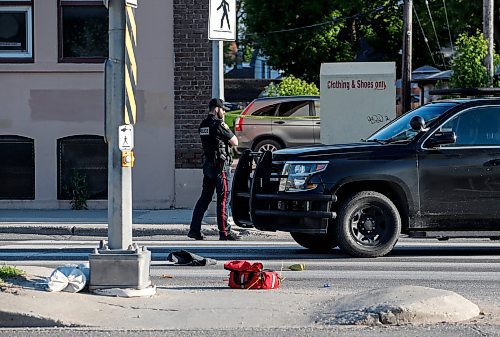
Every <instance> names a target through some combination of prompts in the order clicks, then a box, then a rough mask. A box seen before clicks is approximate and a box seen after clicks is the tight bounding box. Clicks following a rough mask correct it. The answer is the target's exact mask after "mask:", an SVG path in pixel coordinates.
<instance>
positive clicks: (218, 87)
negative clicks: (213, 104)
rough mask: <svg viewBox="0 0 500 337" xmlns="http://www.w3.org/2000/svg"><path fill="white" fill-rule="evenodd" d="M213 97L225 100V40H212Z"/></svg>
mask: <svg viewBox="0 0 500 337" xmlns="http://www.w3.org/2000/svg"><path fill="white" fill-rule="evenodd" d="M212 59H213V61H212V97H216V98H220V99H222V100H224V41H220V40H214V41H212Z"/></svg>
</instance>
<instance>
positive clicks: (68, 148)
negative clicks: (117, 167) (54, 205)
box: [57, 135, 108, 200]
mask: <svg viewBox="0 0 500 337" xmlns="http://www.w3.org/2000/svg"><path fill="white" fill-rule="evenodd" d="M57 158H58V163H57V171H58V173H57V199H59V200H70V199H71V189H72V188H82V181H84V182H85V183H84V186H83V187H84V188H85V190H86V191H87V193H88V199H89V200H92V199H94V200H96V199H97V200H100V199H107V198H108V146H107V144H106V143H105V142H104V138H103V137H101V136H93V135H81V136H71V137H65V138H61V139H58V140H57ZM76 186H80V187H76Z"/></svg>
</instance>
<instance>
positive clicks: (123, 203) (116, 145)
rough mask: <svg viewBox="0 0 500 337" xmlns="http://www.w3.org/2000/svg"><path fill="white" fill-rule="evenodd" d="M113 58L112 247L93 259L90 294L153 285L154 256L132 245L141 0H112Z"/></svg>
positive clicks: (109, 98)
mask: <svg viewBox="0 0 500 337" xmlns="http://www.w3.org/2000/svg"><path fill="white" fill-rule="evenodd" d="M107 3H108V8H109V60H108V62H107V63H106V76H105V77H106V95H105V96H106V125H105V130H106V140H107V143H108V243H105V242H101V245H100V248H99V249H98V250H96V251H95V252H94V254H91V255H90V256H89V262H90V271H91V275H92V277H91V279H90V285H89V288H90V290H91V291H93V290H97V289H105V288H135V289H145V288H148V287H150V286H151V280H150V274H149V270H150V263H151V252H150V251H148V250H146V249H143V248H142V247H139V246H137V244H135V243H133V242H132V167H133V163H134V155H133V152H132V150H133V148H134V127H133V124H135V122H136V104H135V91H136V85H137V65H136V59H135V48H136V46H137V38H136V23H135V7H137V1H132V0H108V1H107Z"/></svg>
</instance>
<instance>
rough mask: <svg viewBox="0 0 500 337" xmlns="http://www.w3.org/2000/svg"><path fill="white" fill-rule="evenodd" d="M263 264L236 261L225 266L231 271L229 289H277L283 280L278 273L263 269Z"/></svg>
mask: <svg viewBox="0 0 500 337" xmlns="http://www.w3.org/2000/svg"><path fill="white" fill-rule="evenodd" d="M262 267H263V266H262V263H260V262H255V263H251V262H248V261H242V260H235V261H229V262H227V263H225V264H224V269H226V270H229V271H230V273H229V287H230V288H235V289H276V288H278V287H279V285H280V282H281V279H280V277H279V275H278V273H277V272H275V271H272V270H264V269H262Z"/></svg>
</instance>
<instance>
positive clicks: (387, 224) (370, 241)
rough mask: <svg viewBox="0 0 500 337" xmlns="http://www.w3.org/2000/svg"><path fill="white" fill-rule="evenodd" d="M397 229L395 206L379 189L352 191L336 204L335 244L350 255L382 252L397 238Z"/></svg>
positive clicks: (377, 254)
mask: <svg viewBox="0 0 500 337" xmlns="http://www.w3.org/2000/svg"><path fill="white" fill-rule="evenodd" d="M400 233H401V217H400V215H399V212H398V209H397V207H396V206H395V205H394V203H393V202H392V201H391V200H390V199H389V198H388V197H386V196H385V195H383V194H381V193H378V192H374V191H364V192H359V193H356V194H354V195H352V196H351V197H350V198H348V199H347V200H346V201H345V202H344V203H343V204H342V205H341V207H340V210H339V214H338V222H337V237H338V240H339V247H340V248H341V249H342V250H343V251H344V252H346V253H348V254H350V255H352V256H356V257H378V256H383V255H386V254H387V253H389V252H390V251H391V250H392V248H393V247H394V245H395V244H396V242H397V241H398V239H399V234H400Z"/></svg>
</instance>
